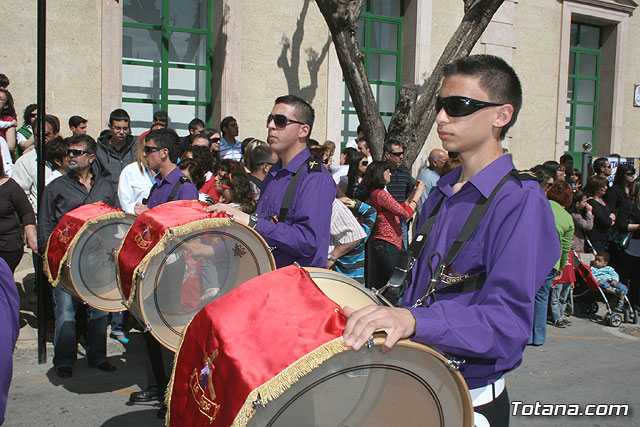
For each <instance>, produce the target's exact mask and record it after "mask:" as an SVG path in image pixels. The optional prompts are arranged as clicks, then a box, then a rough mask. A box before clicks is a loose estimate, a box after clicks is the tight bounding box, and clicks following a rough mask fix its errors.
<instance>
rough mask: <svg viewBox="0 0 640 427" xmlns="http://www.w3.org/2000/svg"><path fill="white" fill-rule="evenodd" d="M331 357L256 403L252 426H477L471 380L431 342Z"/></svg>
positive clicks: (375, 342) (378, 340)
mask: <svg viewBox="0 0 640 427" xmlns="http://www.w3.org/2000/svg"><path fill="white" fill-rule="evenodd" d="M383 343H384V338H380V337H378V338H375V339H374V340H373V345H372V346H371V348H368V347H367V346H365V347H363V348H362V349H360V350H358V351H346V352H343V353H340V354H338V355H336V356H333V357H332V358H331V359H329V360H327V361H326V362H324V363H323V364H322V365H320V366H319V367H318V368H316V369H315V370H313V371H312V372H311V373H310V374H307V375H305V376H304V377H302V378H301V379H300V380H299V381H298V382H297V383H295V384H294V385H293V386H292V387H291V388H289V389H287V390H286V391H285V392H284V393H283V394H282V395H281V396H280V397H279V398H278V399H276V400H274V401H273V402H269V403H268V404H267V405H266V406H265V407H257V409H256V410H255V413H254V415H253V417H252V418H251V421H250V422H249V423H248V426H252V427H258V426H260V427H265V426H267V427H286V426H293V425H295V426H297V427H307V426H308V427H334V426H367V427H378V426H379V427H388V426H403V427H412V426H416V427H418V426H419V427H431V426H433V427H435V426H440V427H443V426H465V427H470V426H472V425H473V405H472V403H471V397H470V395H469V391H468V389H467V385H466V383H465V381H464V379H463V378H462V375H460V373H458V372H453V371H451V370H449V368H448V367H447V364H446V363H447V360H446V359H445V358H444V357H443V356H442V355H441V354H440V353H438V352H436V351H435V350H433V349H432V348H430V347H427V346H425V345H422V344H418V343H415V342H412V341H409V340H401V341H399V342H398V343H397V344H396V345H395V347H394V348H393V349H392V350H390V351H389V352H388V353H386V354H381V353H380V351H379V347H380V346H382V344H383Z"/></svg>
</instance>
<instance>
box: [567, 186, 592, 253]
mask: <svg viewBox="0 0 640 427" xmlns="http://www.w3.org/2000/svg"><path fill="white" fill-rule="evenodd" d="M568 211H569V213H570V214H571V218H573V226H574V228H575V232H574V234H573V243H572V244H571V249H573V250H574V251H576V252H587V251H586V250H585V240H586V235H587V233H588V232H589V231H591V229H592V228H593V206H591V205H590V204H589V203H587V197H586V196H585V195H584V193H583V192H582V191H581V190H576V191H575V192H574V193H573V204H572V205H571V207H570V208H569V209H568ZM589 249H591V248H589Z"/></svg>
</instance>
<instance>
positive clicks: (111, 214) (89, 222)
mask: <svg viewBox="0 0 640 427" xmlns="http://www.w3.org/2000/svg"><path fill="white" fill-rule="evenodd" d="M125 215H126V214H125V213H124V212H123V211H115V212H107V213H105V214H103V215H100V216H97V217H95V218H92V219H90V220H87V221H86V222H85V223H84V224H83V225H82V227H80V229H79V230H78V232H77V233H76V234H75V236H73V239H71V243H69V246H68V247H67V251H66V252H65V253H64V255H63V256H62V259H61V260H60V264H59V265H58V275H57V276H56V279H55V280H54V279H53V276H52V275H51V269H50V268H49V257H48V256H47V254H48V253H49V244H51V238H52V237H53V236H54V233H53V232H52V233H51V235H50V236H49V240H47V249H46V251H45V257H44V260H43V262H44V264H45V268H46V269H47V276H48V279H49V283H51V286H53V287H54V288H55V287H56V286H58V284H59V283H60V273H61V272H62V267H64V265H65V263H66V262H67V255H68V254H69V249H71V248H72V247H74V246H75V244H76V242H77V241H78V239H79V238H80V236H81V235H82V233H84V231H85V230H86V229H87V228H88V227H89V226H90V225H93V224H97V223H98V222H101V221H105V220H107V219H112V218H124V217H125ZM54 231H55V229H54Z"/></svg>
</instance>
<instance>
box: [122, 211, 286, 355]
mask: <svg viewBox="0 0 640 427" xmlns="http://www.w3.org/2000/svg"><path fill="white" fill-rule="evenodd" d="M275 267H276V266H275V261H274V259H273V256H272V255H271V253H270V251H269V249H268V246H267V244H266V242H265V241H264V240H263V239H262V237H260V235H259V234H258V233H256V232H255V231H253V230H252V229H251V228H249V227H246V226H244V225H242V224H238V223H231V226H229V227H218V228H208V229H204V230H197V231H193V232H190V233H188V234H186V235H183V236H175V237H173V238H172V239H171V240H170V241H169V242H168V243H167V244H166V245H165V248H164V250H163V251H162V252H161V253H159V254H158V255H156V256H154V257H153V258H151V260H150V262H149V264H148V266H147V268H146V269H145V271H144V277H143V278H142V280H141V281H139V282H138V285H137V290H136V291H135V292H136V296H135V301H134V302H133V304H132V305H137V307H130V309H132V310H131V312H132V313H133V314H134V315H136V313H139V315H140V316H141V317H142V318H141V319H140V320H142V321H143V322H144V323H145V324H146V326H147V327H148V328H150V330H151V333H152V334H153V335H154V336H155V337H156V339H158V341H159V342H160V343H161V344H162V345H164V346H165V347H167V348H169V349H170V350H172V351H175V350H176V349H177V348H178V343H179V341H180V334H181V333H182V329H183V328H184V327H185V326H186V325H187V324H188V323H189V322H190V321H191V319H192V318H193V316H195V315H196V313H198V311H200V309H201V308H202V307H204V306H205V305H207V304H209V303H210V302H211V301H214V300H216V299H218V298H220V297H221V296H223V295H225V294H227V293H229V292H230V291H232V290H233V289H235V288H236V287H238V286H239V285H241V284H242V283H244V282H246V281H248V280H250V279H253V278H254V277H257V276H259V275H261V274H263V273H267V272H269V271H272V270H274V269H275ZM231 321H233V320H231Z"/></svg>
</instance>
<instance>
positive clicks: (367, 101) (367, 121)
mask: <svg viewBox="0 0 640 427" xmlns="http://www.w3.org/2000/svg"><path fill="white" fill-rule="evenodd" d="M316 3H317V5H318V8H319V9H320V12H321V13H322V15H323V16H324V19H325V21H326V22H327V25H328V27H329V31H330V32H331V36H332V38H333V43H334V44H335V47H336V51H337V52H338V60H339V61H340V67H341V68H342V74H343V76H344V80H345V83H346V85H347V88H348V89H349V93H350V94H351V99H352V101H353V105H354V107H355V109H356V112H357V113H358V119H359V120H360V124H361V125H362V127H363V128H364V132H365V136H366V138H367V141H368V142H369V147H370V148H371V154H372V156H374V157H375V158H379V156H380V155H381V153H382V145H383V143H384V139H385V135H386V129H385V126H384V123H383V122H382V117H381V116H380V112H379V110H378V105H377V104H376V101H375V98H374V97H373V92H372V91H371V86H370V85H369V78H368V76H367V72H366V70H365V68H364V55H363V54H362V51H361V50H360V46H359V45H358V39H357V37H356V30H357V28H358V19H359V17H360V12H361V11H362V6H363V4H364V0H316Z"/></svg>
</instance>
